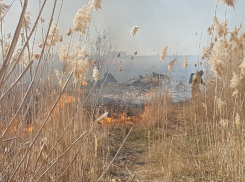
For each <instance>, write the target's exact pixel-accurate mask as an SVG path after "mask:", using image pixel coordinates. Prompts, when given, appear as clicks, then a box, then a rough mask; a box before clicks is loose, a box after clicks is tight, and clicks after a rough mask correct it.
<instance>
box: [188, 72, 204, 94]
mask: <svg viewBox="0 0 245 182" xmlns="http://www.w3.org/2000/svg"><path fill="white" fill-rule="evenodd" d="M203 74H204V72H203V71H202V70H201V71H198V72H197V73H195V74H194V75H193V77H192V82H191V95H192V98H194V97H195V96H196V95H198V94H200V93H201V90H200V88H199V85H200V84H202V85H205V83H204V81H203V80H202V75H203Z"/></svg>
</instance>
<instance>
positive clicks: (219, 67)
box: [0, 0, 245, 182]
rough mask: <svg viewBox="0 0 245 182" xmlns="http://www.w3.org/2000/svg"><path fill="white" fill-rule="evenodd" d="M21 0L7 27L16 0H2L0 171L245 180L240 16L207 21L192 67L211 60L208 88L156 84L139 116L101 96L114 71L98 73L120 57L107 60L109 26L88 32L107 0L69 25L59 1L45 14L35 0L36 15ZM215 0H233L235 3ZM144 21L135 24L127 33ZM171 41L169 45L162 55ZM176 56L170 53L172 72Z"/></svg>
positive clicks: (48, 177) (244, 55) (84, 177)
mask: <svg viewBox="0 0 245 182" xmlns="http://www.w3.org/2000/svg"><path fill="white" fill-rule="evenodd" d="M104 1H106V0H104ZM20 2H21V3H20V4H21V12H20V14H19V20H18V23H17V24H16V25H15V27H16V29H15V30H14V32H13V33H12V35H11V34H9V33H8V32H5V29H4V28H5V25H6V24H8V23H10V22H5V21H4V19H5V16H7V15H8V11H9V9H10V8H11V7H12V4H11V3H9V1H7V0H6V1H3V0H0V18H1V21H0V25H1V30H0V37H1V40H0V41H1V51H0V53H1V54H0V56H1V59H0V181H11V182H12V181H23V182H24V181H29V182H32V181H64V182H65V181H84V182H85V181H86V182H90V181H108V182H109V181H112V182H119V181H166V182H171V181H174V182H178V181H183V182H186V181H197V182H199V181H245V169H244V165H245V144H244V137H245V125H244V121H245V112H244V111H245V102H244V99H245V85H244V83H245V52H244V51H245V32H244V31H243V27H242V23H241V24H240V25H236V27H234V28H233V29H232V30H230V29H229V28H228V21H227V20H226V19H225V20H224V21H222V20H221V19H220V18H219V17H217V16H215V17H214V19H213V22H211V23H210V24H211V26H210V27H207V34H208V35H209V39H208V41H207V46H205V47H204V48H203V51H202V55H199V56H201V59H200V60H199V61H198V62H197V63H196V69H198V68H199V65H201V64H203V65H205V68H206V70H205V73H204V78H203V79H204V81H205V86H202V92H200V93H197V94H196V95H194V96H193V98H191V99H189V100H186V101H183V102H178V103H174V102H172V95H171V94H172V93H170V92H168V91H166V90H164V89H162V90H160V91H159V90H157V91H156V90H154V89H153V90H152V92H153V91H155V92H154V95H153V96H152V92H151V93H150V92H149V93H146V95H147V94H148V95H150V94H151V96H152V99H151V100H150V101H147V102H145V103H144V105H143V106H144V107H142V108H140V109H141V110H140V109H139V108H135V110H137V109H139V111H138V112H137V113H138V114H137V116H134V115H130V114H129V111H127V110H125V109H121V110H120V108H121V107H126V106H124V105H123V106H121V105H120V104H119V105H112V106H110V107H116V109H115V108H110V109H111V110H113V112H112V111H111V110H110V111H108V110H106V109H105V108H104V105H106V104H105V103H103V102H102V103H101V101H100V97H101V93H102V90H103V88H104V87H105V86H110V87H113V83H107V82H106V79H107V78H108V77H109V75H108V74H107V76H105V79H104V80H102V79H101V78H102V76H101V75H102V73H103V72H105V71H107V72H108V73H110V71H111V69H112V66H113V64H114V62H115V61H116V60H117V59H119V58H120V53H119V54H117V55H113V57H112V58H111V59H110V61H107V62H104V61H105V60H106V59H105V56H106V55H107V53H108V52H109V51H110V50H111V47H110V41H109V38H108V36H109V33H108V32H103V33H101V34H99V33H98V38H97V41H95V42H88V39H89V32H88V31H89V26H90V23H91V20H92V18H93V12H94V11H103V9H102V10H100V9H101V3H103V2H102V0H91V1H89V3H88V4H87V5H84V6H83V7H81V8H80V9H78V11H77V12H76V14H74V15H75V16H74V19H73V20H71V21H73V27H70V28H68V29H67V32H66V34H64V35H62V34H61V33H60V31H59V22H58V21H59V13H65V12H61V9H62V3H63V1H58V0H54V1H53V3H52V9H51V10H50V11H51V12H49V13H50V19H48V20H44V19H43V18H42V17H43V10H44V9H45V7H46V3H47V0H42V1H39V3H40V9H39V10H38V15H37V17H32V16H31V13H30V12H29V11H28V10H27V9H28V8H27V7H28V3H29V2H28V0H20ZM219 2H221V3H223V4H224V5H225V6H226V7H228V8H230V7H235V3H236V1H235V0H219ZM58 4H59V5H61V6H58ZM49 8H50V7H49ZM55 13H56V14H58V19H55V18H54V14H55ZM215 15H216V12H215ZM138 30H139V27H138V26H134V27H132V29H131V31H130V30H129V36H132V37H134V36H137V33H138ZM37 32H41V33H40V34H42V42H37V41H36V38H37ZM74 37H79V38H77V39H76V38H74ZM86 41H87V42H86ZM125 41H127V38H125ZM85 43H86V45H88V44H89V47H88V46H87V47H86V46H85ZM34 47H35V48H38V52H34V51H33V50H36V49H34ZM167 51H168V46H164V48H163V49H162V51H161V52H160V55H159V59H160V60H163V61H164V59H165V58H166V56H168V54H167ZM132 52H133V50H132ZM134 56H137V51H136V52H134ZM131 59H132V60H133V57H132V58H131ZM56 64H59V65H62V66H61V69H56V68H55V65H56ZM175 64H178V63H176V60H175V59H174V60H173V61H171V62H170V64H169V66H168V70H169V71H170V72H171V71H172V70H173V67H174V65H175ZM186 67H188V60H187V59H184V60H183V69H185V68H186ZM118 72H123V70H122V67H119V68H118ZM100 74H101V75H100ZM154 79H155V81H156V82H157V81H159V83H160V82H161V81H160V80H159V79H157V78H154ZM110 87H108V88H110ZM119 89H123V88H119ZM103 104H104V105H103ZM132 108H133V107H132ZM132 108H130V109H131V110H132ZM133 109H134V108H133ZM117 111H118V112H117ZM119 111H120V112H119Z"/></svg>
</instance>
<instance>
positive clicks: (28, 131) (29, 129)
mask: <svg viewBox="0 0 245 182" xmlns="http://www.w3.org/2000/svg"><path fill="white" fill-rule="evenodd" d="M33 129H34V128H33V127H32V126H31V125H27V127H26V128H25V132H27V133H30V132H32V131H33Z"/></svg>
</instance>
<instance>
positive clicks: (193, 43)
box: [4, 0, 245, 87]
mask: <svg viewBox="0 0 245 182" xmlns="http://www.w3.org/2000/svg"><path fill="white" fill-rule="evenodd" d="M5 2H6V3H7V4H10V3H12V2H13V1H12V0H5ZM40 2H43V1H40V0H30V1H29V6H28V10H29V11H30V12H31V13H32V19H33V20H35V18H36V17H37V13H38V10H39V9H40V4H41V3H40ZM53 2H54V0H49V1H48V3H47V6H46V8H45V10H44V14H43V16H42V18H44V19H45V21H46V22H45V26H46V27H47V25H48V22H49V18H50V15H51V11H52V8H53ZM61 2H62V1H61V0H59V1H58V5H57V9H56V13H55V16H54V22H58V26H59V28H60V33H61V34H62V35H65V32H66V30H67V29H68V28H69V27H71V28H72V27H73V18H74V16H75V14H76V12H77V10H78V9H80V8H81V7H82V6H84V5H86V4H88V2H89V1H88V0H86V1H85V0H64V1H63V6H62V8H61V5H62V3H61ZM216 7H217V9H216ZM244 7H245V1H244V0H238V1H237V3H236V5H235V10H234V9H233V8H231V7H226V6H225V5H223V4H221V3H219V2H216V1H215V0H195V1H194V0H104V2H103V3H102V9H100V10H99V11H98V12H93V14H92V22H91V24H90V26H89V29H88V33H89V35H90V38H93V36H96V31H102V30H110V33H111V39H112V42H111V44H112V46H113V49H112V51H115V52H111V53H110V56H111V57H110V59H111V58H113V67H112V70H111V73H112V74H113V75H117V79H118V81H119V82H123V81H126V80H128V79H131V78H134V77H138V75H140V74H141V75H145V74H146V73H147V72H146V68H147V67H150V68H152V70H153V71H155V72H158V73H163V74H168V75H169V76H170V77H171V79H172V80H173V81H181V82H183V83H184V84H185V85H187V87H188V86H189V85H188V79H189V75H190V73H191V72H196V70H197V68H195V67H194V64H196V63H198V61H199V62H200V55H201V51H202V47H203V46H206V45H207V44H208V43H209V41H210V38H209V37H208V36H207V28H208V27H209V26H210V25H211V24H212V23H213V17H214V14H215V12H216V14H217V17H218V19H219V20H221V21H224V20H225V18H227V19H228V23H229V24H228V27H229V29H230V30H233V29H234V26H235V25H237V26H239V24H240V22H242V21H243V22H244V21H245V16H244V15H245V14H244ZM60 10H61V14H60V17H59V19H58V15H59V11H60ZM20 11H21V9H20V0H15V1H14V3H13V6H12V8H11V9H10V11H9V13H8V14H7V16H6V17H5V22H6V23H4V28H5V33H6V34H7V33H8V32H13V31H14V29H15V27H16V24H17V21H18V18H19V15H20ZM9 22H11V23H9ZM135 25H137V26H139V31H138V32H137V33H136V35H135V36H134V37H132V36H131V35H130V34H129V32H130V30H131V28H132V27H133V26H135ZM45 26H44V30H45ZM242 31H244V28H242ZM41 37H42V28H41V25H38V31H37V32H36V40H35V41H36V42H35V44H36V45H38V44H39V43H40V42H42V38H41ZM78 38H79V37H78V36H77V37H76V38H75V39H74V40H73V42H72V43H73V44H75V43H76V42H77V41H78ZM86 38H87V37H86V35H85V36H83V40H86ZM84 44H85V45H86V44H87V42H86V41H85V42H84ZM164 46H168V57H167V58H166V59H165V60H162V61H160V60H159V59H158V58H157V56H158V55H159V54H160V51H161V49H162V48H163V47H164ZM39 51H40V49H39V48H38V47H34V52H39ZM134 51H137V52H138V55H137V56H134V57H133V60H131V57H132V55H133V53H134ZM118 52H121V53H122V54H121V55H122V56H121V57H119V58H117V53H118ZM184 57H186V58H187V60H188V64H189V67H188V68H186V69H183V68H182V64H183V59H184ZM175 58H176V59H177V62H176V63H175V66H174V68H173V71H172V72H169V71H168V70H167V66H168V64H169V63H170V61H172V60H173V59H175ZM203 62H204V63H205V61H203ZM204 65H205V64H204ZM204 65H202V66H200V68H199V69H203V70H205V67H204ZM56 66H57V67H59V68H60V69H61V66H60V65H56ZM119 66H121V67H122V72H119V71H118V70H119Z"/></svg>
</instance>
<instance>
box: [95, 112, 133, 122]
mask: <svg viewBox="0 0 245 182" xmlns="http://www.w3.org/2000/svg"><path fill="white" fill-rule="evenodd" d="M100 117H101V116H100ZM135 121H136V117H129V116H127V114H126V113H123V114H120V115H117V118H115V117H109V116H106V117H104V118H102V119H100V120H99V121H98V123H100V124H101V125H109V124H113V123H126V124H133V123H135Z"/></svg>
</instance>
